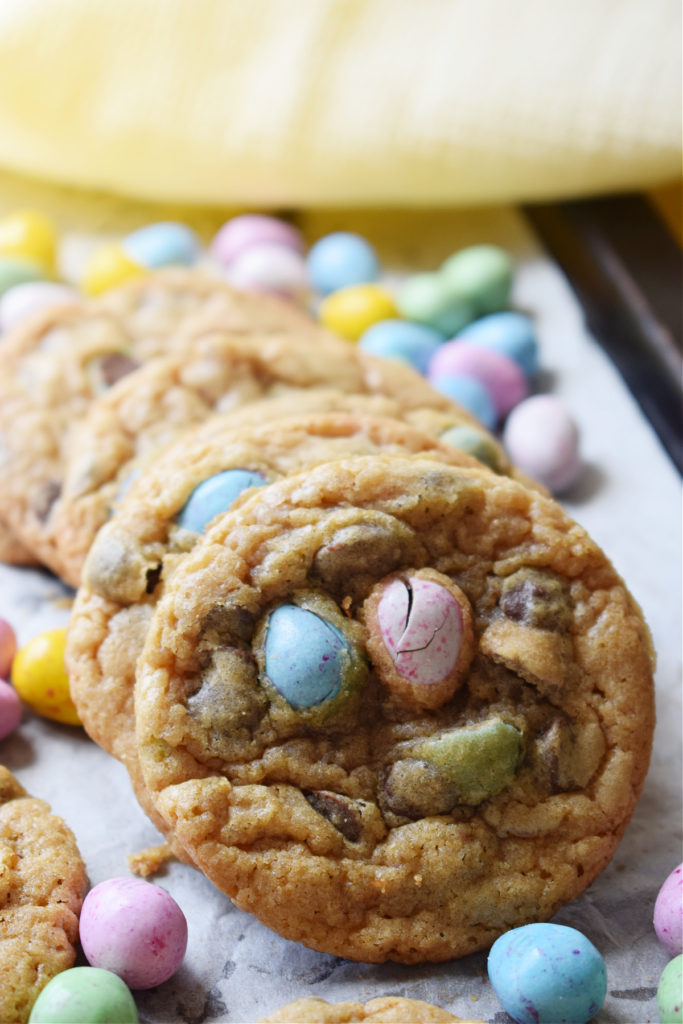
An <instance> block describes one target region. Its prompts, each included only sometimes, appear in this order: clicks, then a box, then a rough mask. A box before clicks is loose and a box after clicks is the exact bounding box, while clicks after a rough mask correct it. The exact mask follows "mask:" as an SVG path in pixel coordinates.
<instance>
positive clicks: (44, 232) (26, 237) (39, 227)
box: [0, 209, 57, 276]
mask: <svg viewBox="0 0 683 1024" xmlns="http://www.w3.org/2000/svg"><path fill="white" fill-rule="evenodd" d="M56 252H57V231H56V228H55V226H54V224H53V223H52V221H51V220H50V219H49V217H45V216H44V214H42V213H40V212H39V211H38V210H30V209H26V210H15V211H14V212H13V213H10V214H8V216H7V217H4V218H3V219H2V220H0V256H10V257H14V258H17V259H21V260H28V261H29V262H31V263H37V264H38V266H40V267H41V268H42V269H43V271H44V272H45V274H46V275H47V276H51V275H52V274H54V270H55V259H56Z"/></svg>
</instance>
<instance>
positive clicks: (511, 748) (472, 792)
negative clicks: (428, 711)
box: [411, 718, 522, 806]
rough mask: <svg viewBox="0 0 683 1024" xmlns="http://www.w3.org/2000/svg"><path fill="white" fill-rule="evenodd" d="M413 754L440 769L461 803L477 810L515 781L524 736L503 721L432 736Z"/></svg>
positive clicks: (415, 749) (460, 728)
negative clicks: (480, 805) (482, 803)
mask: <svg viewBox="0 0 683 1024" xmlns="http://www.w3.org/2000/svg"><path fill="white" fill-rule="evenodd" d="M411 754H412V755H413V756H416V757H421V758H423V759H424V760H425V761H427V762H428V763H429V764H432V765H433V766H434V767H435V768H437V769H438V770H439V771H440V772H441V773H442V774H443V775H444V776H445V777H446V778H447V779H448V780H449V782H450V783H451V784H452V785H453V787H454V789H455V791H456V793H457V796H458V802H459V803H463V804H469V805H471V806H475V805H476V804H479V803H481V802H482V801H483V800H487V799H488V798H489V797H491V796H495V794H496V793H500V791H501V790H502V789H505V787H506V786H507V785H508V784H509V783H510V782H511V781H512V779H513V778H514V776H515V773H516V771H517V768H518V765H519V762H520V759H521V755H522V734H521V733H520V731H519V729H516V728H515V727H514V725H509V724H508V723H507V722H503V721H502V719H500V718H487V719H485V720H484V721H483V722H476V723H475V724H474V725H465V726H461V727H459V728H456V729H449V730H448V731H446V732H442V733H437V734H435V735H434V736H430V737H429V738H428V739H426V740H424V741H423V742H422V743H420V744H418V745H417V746H416V747H414V748H413V750H412V751H411Z"/></svg>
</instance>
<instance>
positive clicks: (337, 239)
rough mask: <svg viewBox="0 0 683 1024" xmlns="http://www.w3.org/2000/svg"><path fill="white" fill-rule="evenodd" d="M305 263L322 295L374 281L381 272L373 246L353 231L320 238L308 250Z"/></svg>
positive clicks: (311, 278)
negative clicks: (352, 285)
mask: <svg viewBox="0 0 683 1024" xmlns="http://www.w3.org/2000/svg"><path fill="white" fill-rule="evenodd" d="M306 265H307V267H308V275H309V278H310V281H311V284H312V285H313V287H314V288H315V290H316V291H318V292H320V294H321V295H329V293H330V292H336V291H338V289H339V288H346V287H348V285H351V284H363V283H364V282H367V281H375V280H376V279H377V276H378V274H379V264H378V262H377V256H376V255H375V250H374V249H373V247H372V246H371V245H370V243H369V242H368V241H366V239H365V238H362V237H361V236H360V235H356V234H353V232H350V231H335V232H333V234H330V235H325V237H324V238H320V239H319V240H318V241H317V242H316V243H315V245H313V246H312V247H311V249H310V250H309V253H308V256H307V258H306Z"/></svg>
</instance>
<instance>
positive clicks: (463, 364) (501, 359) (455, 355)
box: [427, 339, 529, 419]
mask: <svg viewBox="0 0 683 1024" xmlns="http://www.w3.org/2000/svg"><path fill="white" fill-rule="evenodd" d="M427 376H428V378H429V379H430V380H432V379H438V378H440V377H446V376H466V377H474V378H475V379H476V380H478V381H480V382H481V383H482V384H483V385H484V386H485V387H486V389H487V391H488V392H489V394H490V396H491V398H492V399H493V404H494V407H495V410H496V414H497V416H498V418H499V419H502V418H503V417H504V416H507V414H508V413H509V412H510V410H511V409H514V407H515V406H516V405H517V403H518V402H521V401H522V399H524V398H526V396H527V395H528V393H529V384H528V382H527V378H526V375H525V373H524V371H523V370H522V368H521V367H520V366H519V364H518V363H516V362H515V361H514V359H510V357H509V356H506V355H504V354H503V353H502V352H497V351H495V349H492V348H484V347H483V346H480V345H474V344H471V343H470V342H467V341H458V340H457V339H454V340H452V341H446V342H444V344H443V345H442V346H441V348H439V349H437V351H436V353H435V354H434V356H433V357H432V359H431V361H430V363H429V368H428V371H427Z"/></svg>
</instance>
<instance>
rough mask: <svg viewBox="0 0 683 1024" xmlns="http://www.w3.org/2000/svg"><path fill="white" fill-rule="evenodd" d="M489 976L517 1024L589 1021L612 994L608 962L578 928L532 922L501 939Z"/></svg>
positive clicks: (583, 1023) (492, 956)
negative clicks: (606, 963) (608, 979)
mask: <svg viewBox="0 0 683 1024" xmlns="http://www.w3.org/2000/svg"><path fill="white" fill-rule="evenodd" d="M488 972H489V980H490V981H491V985H492V986H493V988H494V990H495V992H496V995H497V996H498V998H499V999H500V1001H501V1003H502V1004H503V1008H504V1009H505V1011H506V1013H509V1014H510V1016H511V1017H512V1018H513V1020H515V1021H517V1022H518V1024H560V1022H567V1024H586V1022H587V1021H589V1020H590V1019H591V1018H592V1017H594V1016H595V1014H596V1013H597V1012H598V1010H599V1009H600V1007H601V1006H602V1004H603V1002H604V1001H605V995H606V993H607V972H606V969H605V961H604V960H603V958H602V956H601V954H600V953H599V951H598V950H597V949H596V948H595V946H594V945H593V943H592V942H589V940H588V939H587V938H586V936H585V935H582V933H581V932H579V931H577V930H576V929H575V928H568V927H566V926H565V925H559V924H527V925H524V926H523V927H521V928H513V929H512V930H511V931H509V932H506V933H505V934H504V935H501V936H500V938H498V939H496V941H495V942H494V944H493V946H492V947H491V952H490V953H489V959H488Z"/></svg>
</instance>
